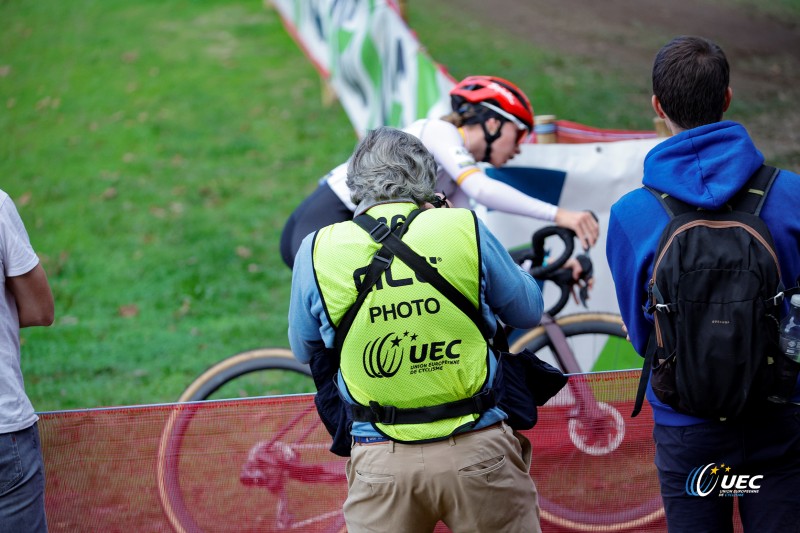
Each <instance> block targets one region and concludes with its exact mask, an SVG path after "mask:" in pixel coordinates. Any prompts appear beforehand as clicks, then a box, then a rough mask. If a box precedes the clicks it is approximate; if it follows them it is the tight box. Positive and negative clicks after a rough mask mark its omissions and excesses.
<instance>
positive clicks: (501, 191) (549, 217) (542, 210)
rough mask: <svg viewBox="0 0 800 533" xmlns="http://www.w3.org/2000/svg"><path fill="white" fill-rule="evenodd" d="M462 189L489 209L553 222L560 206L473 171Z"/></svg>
mask: <svg viewBox="0 0 800 533" xmlns="http://www.w3.org/2000/svg"><path fill="white" fill-rule="evenodd" d="M460 186H461V190H462V191H464V193H466V194H467V196H469V197H470V198H472V199H473V200H475V201H477V202H479V203H480V204H481V205H484V206H486V207H488V208H489V209H495V210H497V211H502V212H504V213H510V214H512V215H522V216H526V217H531V218H537V219H539V220H546V221H548V222H553V221H555V219H556V213H557V212H558V207H557V206H555V205H553V204H548V203H547V202H543V201H542V200H539V199H538V198H533V197H532V196H528V195H527V194H524V193H522V192H520V191H519V190H518V189H515V188H514V187H512V186H511V185H508V184H507V183H503V182H502V181H498V180H496V179H494V178H490V177H489V176H487V175H486V174H484V173H483V172H482V171H478V172H473V173H472V174H470V175H468V176H466V178H465V179H464V180H463V181H462V182H461V185H460Z"/></svg>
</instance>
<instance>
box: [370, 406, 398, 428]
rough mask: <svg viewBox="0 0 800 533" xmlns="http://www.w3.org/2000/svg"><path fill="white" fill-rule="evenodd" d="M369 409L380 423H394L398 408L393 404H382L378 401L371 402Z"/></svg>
mask: <svg viewBox="0 0 800 533" xmlns="http://www.w3.org/2000/svg"><path fill="white" fill-rule="evenodd" d="M369 410H370V411H372V414H373V415H375V418H376V420H375V421H376V422H378V423H380V424H394V421H395V418H396V414H397V410H396V408H395V407H394V406H393V405H381V404H379V403H378V402H376V401H370V402H369Z"/></svg>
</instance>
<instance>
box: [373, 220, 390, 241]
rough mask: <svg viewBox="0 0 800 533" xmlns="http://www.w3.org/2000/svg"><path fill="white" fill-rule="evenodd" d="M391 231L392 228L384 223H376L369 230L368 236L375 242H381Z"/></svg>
mask: <svg viewBox="0 0 800 533" xmlns="http://www.w3.org/2000/svg"><path fill="white" fill-rule="evenodd" d="M391 233H392V230H391V229H390V228H389V226H387V225H386V224H378V225H377V226H375V227H374V228H372V231H370V232H369V235H370V237H372V239H373V240H374V241H375V242H383V241H384V239H386V237H388V236H389V235H390V234H391Z"/></svg>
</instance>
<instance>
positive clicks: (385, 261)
mask: <svg viewBox="0 0 800 533" xmlns="http://www.w3.org/2000/svg"><path fill="white" fill-rule="evenodd" d="M384 227H386V226H384ZM387 229H388V228H387ZM393 259H394V254H393V253H392V252H391V251H389V250H388V249H387V248H385V247H381V248H380V249H379V250H378V251H377V252H375V255H373V256H372V262H371V263H370V264H369V267H367V272H366V274H364V280H363V281H362V283H361V287H360V288H359V291H358V296H356V301H355V302H354V303H353V305H352V306H350V309H348V310H347V312H346V313H345V314H344V317H342V320H341V321H340V322H339V325H338V326H337V327H336V335H335V337H334V339H335V340H334V342H335V347H336V355H337V356H339V357H341V353H342V346H344V339H345V337H347V333H348V332H349V331H350V327H351V326H352V325H353V320H355V318H356V315H357V314H358V311H359V309H361V306H362V305H363V304H364V300H366V299H367V294H369V291H371V290H372V287H373V286H374V285H375V284H376V283H377V282H378V280H379V279H381V276H382V275H383V273H384V272H386V270H388V269H389V266H391V264H392V260H393Z"/></svg>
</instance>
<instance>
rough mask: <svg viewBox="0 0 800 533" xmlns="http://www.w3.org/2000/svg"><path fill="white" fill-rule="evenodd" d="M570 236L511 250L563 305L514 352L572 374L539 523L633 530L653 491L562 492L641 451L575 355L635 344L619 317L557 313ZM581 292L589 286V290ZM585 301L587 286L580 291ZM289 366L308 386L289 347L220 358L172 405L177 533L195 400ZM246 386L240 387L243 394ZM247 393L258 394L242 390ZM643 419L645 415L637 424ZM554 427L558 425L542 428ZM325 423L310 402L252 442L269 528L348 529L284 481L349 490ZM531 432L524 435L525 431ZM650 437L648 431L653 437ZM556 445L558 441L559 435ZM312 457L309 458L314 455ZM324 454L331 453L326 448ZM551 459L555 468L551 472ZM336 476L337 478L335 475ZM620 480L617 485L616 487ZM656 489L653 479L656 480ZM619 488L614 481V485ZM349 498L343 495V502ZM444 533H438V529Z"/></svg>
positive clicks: (554, 421)
mask: <svg viewBox="0 0 800 533" xmlns="http://www.w3.org/2000/svg"><path fill="white" fill-rule="evenodd" d="M550 236H558V237H560V238H561V240H563V241H564V243H565V246H564V251H563V252H562V253H561V254H560V255H559V257H558V258H557V259H555V260H552V261H548V264H547V266H541V264H540V263H541V259H542V258H543V257H544V242H545V240H546V239H547V238H548V237H550ZM573 238H574V234H572V232H570V231H569V230H566V231H563V228H561V229H557V228H544V229H542V230H539V231H538V232H536V233H535V234H534V236H533V237H532V245H531V249H530V250H528V249H525V250H521V251H515V252H512V257H513V258H514V259H515V260H516V261H517V262H518V263H520V264H523V265H524V266H525V267H526V268H528V269H529V271H531V273H532V274H534V275H535V277H537V278H539V279H545V280H547V281H552V282H554V283H555V284H556V285H557V286H558V287H559V289H560V290H561V296H560V298H559V299H558V301H557V302H556V303H555V304H554V305H553V306H552V307H550V308H549V309H548V310H547V312H546V313H545V315H544V317H543V320H542V325H540V326H538V327H536V328H533V329H531V330H527V331H522V332H514V331H511V330H509V331H508V334H509V341H510V342H511V348H510V349H511V351H512V352H517V351H520V350H521V349H522V348H526V347H527V348H529V349H531V350H532V351H534V352H535V353H537V355H538V356H539V357H540V358H542V359H544V360H551V361H554V362H555V364H557V365H558V366H560V367H561V369H562V370H563V371H565V373H568V374H572V376H571V378H570V380H569V382H568V386H567V387H565V389H564V390H562V392H561V393H559V394H558V395H557V396H556V397H554V398H553V399H551V401H550V402H549V404H548V406H553V407H554V408H553V409H551V410H550V411H547V410H542V416H540V421H539V423H538V424H537V426H536V428H534V430H533V431H536V432H537V434H536V435H529V438H530V439H531V441H532V442H534V443H536V442H537V440H540V439H539V435H540V434H541V433H542V431H556V432H558V431H560V429H559V428H562V427H563V420H565V419H566V420H568V423H567V435H568V437H569V439H570V441H571V442H572V443H573V444H574V449H570V450H569V453H567V455H568V457H566V458H565V457H558V458H557V459H556V460H553V461H543V460H542V458H543V457H545V458H546V457H547V456H548V455H560V456H563V455H564V447H563V446H556V447H553V449H552V450H548V449H544V450H541V451H539V450H535V456H536V457H537V459H536V460H535V461H534V462H533V463H534V464H533V467H532V475H533V476H534V479H535V480H536V483H537V486H538V487H539V498H540V500H539V504H540V508H541V516H542V519H543V520H544V521H546V522H548V523H550V524H553V525H555V526H558V527H560V528H563V529H564V530H567V531H633V530H637V529H640V528H641V527H643V526H645V525H647V524H650V523H653V522H656V521H658V520H659V519H661V518H663V508H662V506H661V499H660V496H659V495H658V491H657V490H656V496H655V497H653V498H650V499H648V500H647V501H645V502H644V503H642V504H641V505H637V506H635V507H633V508H630V507H629V505H628V504H627V503H626V504H625V506H624V507H623V508H621V509H616V508H613V506H610V505H609V503H608V501H602V500H601V501H598V502H595V503H594V504H593V508H591V509H588V510H587V500H586V499H585V498H584V499H580V500H576V499H575V498H574V497H573V496H572V495H571V494H569V493H566V492H565V491H564V490H563V486H564V485H565V483H564V479H565V476H564V474H565V473H567V472H573V473H574V474H575V475H578V476H579V475H581V474H582V473H583V474H585V473H587V472H596V471H598V470H608V469H614V468H615V463H617V462H618V461H620V460H623V461H624V460H626V459H628V458H629V457H630V455H631V454H632V453H636V450H638V449H639V448H640V447H641V444H642V443H639V442H624V437H625V428H626V425H625V421H624V420H623V417H622V415H621V414H620V413H619V411H618V410H617V409H616V408H615V407H614V406H613V405H612V401H613V400H614V398H608V399H604V400H607V401H598V399H597V397H596V394H595V392H594V391H593V390H592V388H591V387H590V385H589V383H588V382H587V380H586V379H583V378H582V377H581V376H580V375H578V374H579V373H580V372H582V371H583V370H582V367H581V364H580V363H579V361H578V357H576V354H584V353H587V352H591V353H593V354H594V355H595V356H596V355H597V353H599V352H600V351H602V350H605V351H606V352H608V351H609V350H611V351H617V350H619V351H623V350H629V349H630V348H629V343H628V342H627V341H626V335H625V333H624V330H623V327H622V321H621V318H620V317H619V316H618V315H614V314H610V313H592V312H586V313H575V314H569V315H565V316H563V317H558V318H553V317H556V316H557V314H558V313H559V312H560V311H561V310H562V309H563V307H564V306H565V305H566V303H567V301H568V299H569V296H570V294H572V289H573V288H574V286H575V285H576V284H578V282H577V281H576V280H574V279H572V276H571V273H570V272H568V271H566V269H563V268H561V267H562V266H563V265H564V263H565V262H566V261H567V260H568V258H569V257H571V256H572V252H573V250H574V242H573ZM581 261H583V270H584V274H583V280H584V281H585V280H586V279H587V278H588V277H589V276H590V275H591V261H590V260H589V259H588V257H586V258H584V259H581ZM582 288H584V289H585V285H583V287H582ZM580 299H581V302H582V303H583V304H584V305H585V299H586V291H585V290H583V291H582V292H581V294H580ZM276 371H286V372H289V373H293V374H296V375H297V376H302V380H305V381H306V382H308V383H310V382H311V380H309V379H308V376H310V375H311V373H310V370H309V368H308V366H307V365H304V364H301V363H299V362H298V361H297V360H296V359H294V357H293V355H292V353H291V351H290V350H288V349H285V348H259V349H256V350H250V351H247V352H243V353H239V354H236V355H233V356H231V357H229V358H228V359H225V360H223V361H221V362H220V363H217V364H216V365H214V366H212V367H211V368H209V369H208V370H207V371H206V372H204V373H203V374H201V375H200V376H199V377H198V378H197V379H196V380H195V381H194V382H193V383H192V384H191V385H190V386H189V387H188V388H187V389H186V391H185V392H184V393H183V394H182V395H181V397H180V398H179V402H192V403H187V404H185V406H184V408H183V409H176V410H175V411H173V413H172V415H171V416H170V418H169V420H168V422H167V425H166V426H165V429H164V431H163V433H162V439H161V443H160V446H159V461H158V472H157V473H158V485H159V496H160V499H161V502H162V506H163V507H164V509H165V511H166V514H167V516H168V517H169V519H170V522H171V524H172V526H173V528H174V529H175V531H177V532H178V533H184V532H196V531H197V532H199V531H202V529H201V528H200V527H199V526H198V525H197V524H196V522H195V521H194V520H193V518H192V516H191V512H190V510H189V509H188V508H187V506H186V503H185V501H184V498H183V495H182V492H181V489H180V479H179V478H180V468H179V464H178V461H179V458H180V456H181V447H182V446H183V439H184V436H185V435H186V433H187V429H188V427H189V426H190V424H191V423H192V419H193V418H194V416H195V414H196V413H197V410H198V408H199V404H197V403H193V402H197V401H200V400H206V399H208V398H210V397H212V396H213V395H214V394H215V393H216V392H218V391H219V390H220V389H222V388H223V387H224V386H226V385H229V384H231V383H234V382H236V381H237V380H238V379H239V378H241V377H248V376H253V375H258V374H271V373H273V372H276ZM239 388H240V387H236V389H237V390H238V389H239ZM244 395H252V392H245V393H244ZM645 418H646V417H639V419H638V420H642V419H645ZM551 426H552V427H553V428H555V429H552V430H551V429H543V428H545V427H546V428H550V427H551ZM321 428H322V424H321V422H320V421H319V419H318V417H317V416H316V412H315V409H314V404H313V403H309V405H308V406H306V408H305V409H304V410H302V411H301V412H299V413H298V414H297V415H296V416H295V417H294V418H293V419H292V420H290V421H289V422H288V423H287V424H285V425H283V426H282V427H280V428H279V429H278V430H277V431H276V433H275V435H274V436H272V437H271V438H270V439H266V440H263V441H259V442H258V443H256V444H255V445H253V446H252V447H251V448H250V452H249V454H248V459H247V461H245V464H244V466H243V467H242V471H241V475H240V482H241V483H242V484H244V485H247V486H254V487H264V488H267V489H268V492H269V494H270V497H271V498H274V499H275V501H274V502H273V504H270V505H269V506H268V507H270V508H273V507H274V509H275V512H274V513H273V518H272V520H273V524H272V529H274V530H276V531H293V530H294V531H297V530H302V529H303V528H306V527H309V526H310V525H312V524H314V525H318V526H319V528H320V529H317V530H318V531H324V532H326V533H328V532H334V531H341V530H343V527H344V522H343V518H342V515H341V512H340V509H341V502H339V504H338V507H336V506H334V507H333V508H332V509H330V510H329V511H327V512H320V513H318V514H316V515H313V516H308V515H305V514H303V513H302V510H301V509H299V507H301V506H298V505H296V502H294V503H295V505H293V502H292V501H291V497H290V496H289V493H288V492H287V486H288V485H290V484H291V483H293V482H302V483H308V482H312V481H313V482H315V483H316V482H331V483H339V484H340V485H343V486H345V487H346V478H345V476H344V459H337V460H333V461H325V460H324V459H321V458H318V457H317V455H315V454H316V453H317V452H319V451H322V457H325V456H326V455H325V454H326V453H327V444H326V443H327V437H328V436H327V433H325V432H324V429H323V430H322V432H323V434H324V435H323V438H322V441H321V442H322V443H321V444H311V443H310V435H312V434H313V433H314V432H319V431H320V429H321ZM523 433H525V432H523ZM647 438H648V442H649V435H647ZM553 440H554V441H562V442H563V437H561V436H558V435H557V436H556V437H555V438H554V439H553ZM309 454H310V455H309ZM327 457H331V454H329V453H327ZM548 464H554V465H556V466H555V470H554V471H553V470H548ZM337 473H338V474H337ZM647 475H648V478H652V479H655V472H654V471H653V472H648V473H647ZM614 483H616V481H612V482H611V484H612V485H613V484H614ZM655 485H656V487H657V482H656V484H655ZM608 488H609V489H614V488H615V487H613V486H611V487H608ZM342 501H343V498H342ZM437 531H438V529H437Z"/></svg>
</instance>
